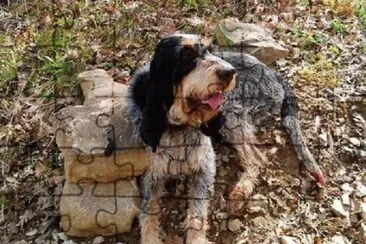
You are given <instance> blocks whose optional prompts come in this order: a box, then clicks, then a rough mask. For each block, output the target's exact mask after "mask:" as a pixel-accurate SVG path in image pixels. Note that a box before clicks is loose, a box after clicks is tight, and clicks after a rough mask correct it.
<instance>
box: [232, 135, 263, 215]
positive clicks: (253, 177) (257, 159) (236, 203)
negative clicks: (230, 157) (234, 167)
mask: <svg viewBox="0 0 366 244" xmlns="http://www.w3.org/2000/svg"><path fill="white" fill-rule="evenodd" d="M233 148H234V150H235V152H236V153H237V156H238V163H239V164H240V165H239V166H240V167H241V168H242V169H243V173H242V174H241V176H240V178H239V181H238V182H237V183H236V185H235V186H234V188H233V190H232V191H231V192H230V193H229V204H228V208H229V209H228V210H229V212H231V213H235V212H237V211H238V210H239V209H241V208H242V207H243V205H244V200H245V199H248V198H249V197H250V195H251V194H252V192H253V190H254V187H255V183H256V182H257V178H258V175H259V173H260V169H261V167H262V165H264V164H265V162H266V158H265V156H264V155H263V154H262V153H261V152H260V151H259V150H258V148H257V147H256V145H255V144H254V143H253V141H251V140H250V141H244V142H243V144H241V145H239V144H237V145H233Z"/></svg>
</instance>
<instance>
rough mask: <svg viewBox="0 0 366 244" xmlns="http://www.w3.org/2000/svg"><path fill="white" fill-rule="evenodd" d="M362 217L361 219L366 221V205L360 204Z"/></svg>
mask: <svg viewBox="0 0 366 244" xmlns="http://www.w3.org/2000/svg"><path fill="white" fill-rule="evenodd" d="M360 215H361V218H362V219H364V220H366V203H364V202H363V203H361V204H360Z"/></svg>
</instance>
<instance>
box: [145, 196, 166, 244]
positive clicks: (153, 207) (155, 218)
mask: <svg viewBox="0 0 366 244" xmlns="http://www.w3.org/2000/svg"><path fill="white" fill-rule="evenodd" d="M159 211H160V206H159V202H158V199H157V198H154V199H152V200H151V202H150V207H149V211H148V212H147V213H142V214H143V215H144V216H143V217H142V218H140V226H141V244H163V242H162V241H161V239H160V221H159V217H160V214H156V213H159Z"/></svg>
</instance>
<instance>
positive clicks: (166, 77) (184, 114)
mask: <svg viewBox="0 0 366 244" xmlns="http://www.w3.org/2000/svg"><path fill="white" fill-rule="evenodd" d="M234 73H235V71H234V68H233V66H232V65H230V64H229V63H228V62H226V61H224V60H222V59H220V58H218V57H216V56H214V55H212V54H210V53H209V51H208V50H207V49H206V46H205V43H204V40H202V39H200V37H198V36H196V35H172V36H168V37H166V38H163V39H162V40H161V41H160V42H159V43H158V45H157V47H156V50H155V54H154V56H153V59H152V61H151V63H150V65H147V66H145V67H143V68H142V69H141V70H139V71H138V72H137V73H136V74H135V76H134V79H133V81H132V84H131V85H130V87H129V97H130V99H129V102H128V114H129V118H130V120H131V121H132V123H133V124H134V125H135V131H136V133H137V134H138V135H139V137H140V138H141V139H142V140H143V141H144V142H145V144H146V145H148V146H149V147H147V149H146V151H147V154H148V159H149V167H148V169H147V171H146V172H145V173H144V174H143V176H142V182H141V194H142V199H143V200H142V203H141V209H142V211H141V214H140V226H141V243H143V244H146V243H149V244H156V243H162V240H161V236H160V227H159V226H160V223H159V214H158V213H159V211H160V209H159V197H160V196H161V195H162V193H163V188H164V184H165V182H166V180H167V179H168V178H172V177H177V176H180V175H182V174H183V175H188V176H189V182H190V184H189V189H188V196H187V197H188V201H189V207H188V210H187V219H186V228H187V231H186V236H185V243H192V244H193V243H209V242H208V241H207V239H206V230H207V228H208V225H207V214H208V213H207V209H208V201H209V199H210V196H211V195H212V193H213V187H214V181H215V172H216V164H215V153H214V150H213V147H212V143H211V139H210V137H208V136H206V135H204V133H202V131H201V130H200V126H201V124H203V123H206V122H207V121H209V120H210V119H212V118H214V117H215V116H216V115H217V114H218V113H219V110H218V107H217V106H218V105H221V102H223V97H221V93H224V92H227V91H229V90H231V89H233V88H234V84H233V83H234V82H235V77H234V76H235V75H234ZM212 97H213V98H212ZM221 99H222V100H221Z"/></svg>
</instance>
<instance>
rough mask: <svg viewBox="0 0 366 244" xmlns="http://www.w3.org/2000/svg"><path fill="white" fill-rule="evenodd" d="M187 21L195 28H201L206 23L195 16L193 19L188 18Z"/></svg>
mask: <svg viewBox="0 0 366 244" xmlns="http://www.w3.org/2000/svg"><path fill="white" fill-rule="evenodd" d="M186 21H187V23H188V24H189V25H190V26H193V27H197V26H201V25H203V24H204V21H203V20H202V19H200V18H198V17H197V16H194V17H192V18H187V19H186Z"/></svg>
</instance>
